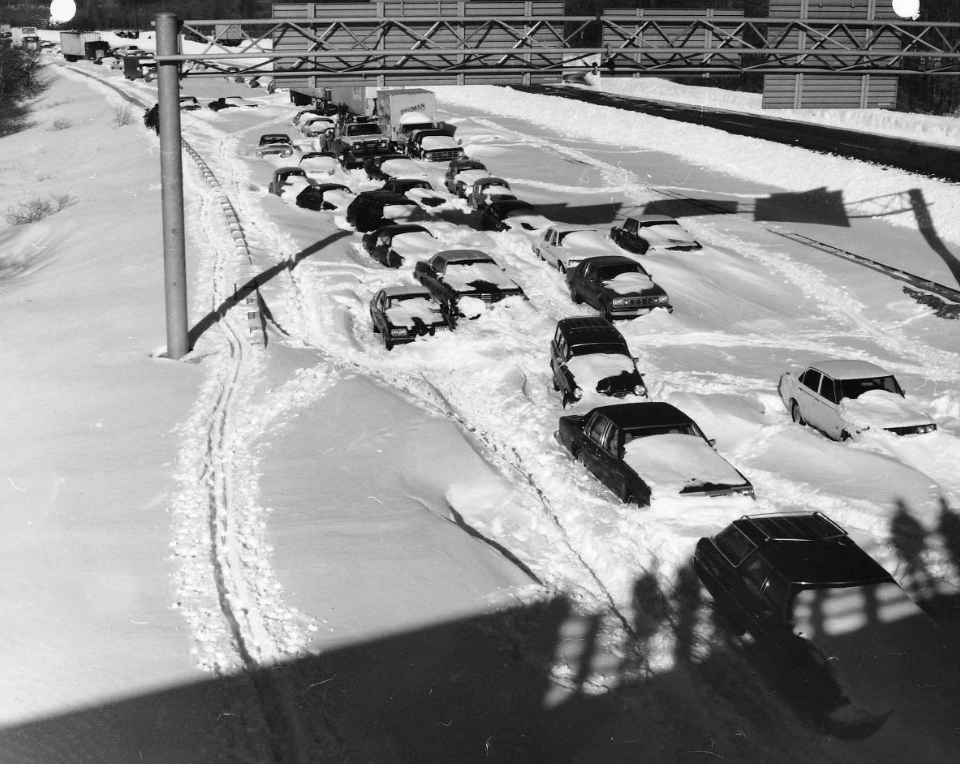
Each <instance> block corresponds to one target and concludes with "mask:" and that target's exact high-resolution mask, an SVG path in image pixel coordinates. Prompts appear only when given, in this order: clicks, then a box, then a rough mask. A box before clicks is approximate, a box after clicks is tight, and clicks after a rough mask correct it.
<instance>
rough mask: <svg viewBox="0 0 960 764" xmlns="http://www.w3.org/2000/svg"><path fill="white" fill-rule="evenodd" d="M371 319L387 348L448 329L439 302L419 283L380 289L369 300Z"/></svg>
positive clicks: (374, 329)
mask: <svg viewBox="0 0 960 764" xmlns="http://www.w3.org/2000/svg"><path fill="white" fill-rule="evenodd" d="M370 319H371V320H372V321H373V331H374V333H375V334H379V335H380V336H381V337H383V346H384V347H385V348H386V349H387V350H392V349H393V347H394V345H400V344H403V343H407V342H413V341H414V340H416V339H417V338H418V337H432V336H433V335H435V334H436V333H437V332H438V331H446V330H448V329H450V325H449V324H448V323H447V319H446V317H445V316H444V314H443V312H442V311H441V309H440V305H439V304H438V303H437V301H436V300H434V299H433V295H431V294H430V292H429V291H428V290H426V289H424V288H423V287H421V286H395V287H387V288H386V289H381V290H380V291H379V292H377V293H376V295H374V297H373V299H372V300H371V301H370Z"/></svg>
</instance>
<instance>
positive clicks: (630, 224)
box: [623, 218, 637, 233]
mask: <svg viewBox="0 0 960 764" xmlns="http://www.w3.org/2000/svg"><path fill="white" fill-rule="evenodd" d="M623 230H624V231H626V232H627V233H636V232H637V221H636V220H634V219H633V218H627V219H626V221H624V224H623Z"/></svg>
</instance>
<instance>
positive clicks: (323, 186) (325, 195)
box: [297, 183, 356, 212]
mask: <svg viewBox="0 0 960 764" xmlns="http://www.w3.org/2000/svg"><path fill="white" fill-rule="evenodd" d="M355 198H356V194H355V193H354V192H353V190H352V189H351V188H350V187H349V186H345V185H343V183H318V184H317V185H315V186H307V187H306V188H305V189H303V190H302V191H301V192H300V193H299V194H297V206H298V207H303V208H304V209H308V210H315V211H317V212H327V211H332V210H341V209H345V208H346V207H347V206H348V205H349V204H350V202H352V201H353V200H354V199H355Z"/></svg>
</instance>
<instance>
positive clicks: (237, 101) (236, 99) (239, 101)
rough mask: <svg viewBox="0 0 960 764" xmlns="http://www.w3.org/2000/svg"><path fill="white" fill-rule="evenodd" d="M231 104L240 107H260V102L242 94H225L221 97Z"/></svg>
mask: <svg viewBox="0 0 960 764" xmlns="http://www.w3.org/2000/svg"><path fill="white" fill-rule="evenodd" d="M220 100H221V101H223V102H224V103H226V104H227V105H229V106H236V107H237V108H240V109H258V108H260V104H258V103H254V102H253V101H248V100H247V99H246V98H242V97H241V96H224V97H223V98H221V99H220Z"/></svg>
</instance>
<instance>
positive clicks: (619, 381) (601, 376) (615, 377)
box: [567, 353, 639, 393]
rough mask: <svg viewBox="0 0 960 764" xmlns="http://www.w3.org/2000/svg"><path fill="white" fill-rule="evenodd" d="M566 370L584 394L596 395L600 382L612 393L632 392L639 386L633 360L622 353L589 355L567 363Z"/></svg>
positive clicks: (576, 357) (574, 358)
mask: <svg viewBox="0 0 960 764" xmlns="http://www.w3.org/2000/svg"><path fill="white" fill-rule="evenodd" d="M567 368H568V369H569V370H570V373H571V374H572V375H573V378H574V379H575V380H576V383H577V386H578V387H580V388H581V389H582V390H583V391H584V392H588V393H596V392H599V391H598V390H597V388H598V387H599V386H600V383H601V382H606V384H605V385H604V388H605V389H606V388H607V387H608V386H609V387H610V388H611V389H612V392H621V391H623V390H632V389H633V388H634V387H635V386H636V385H638V384H639V380H638V379H637V374H636V367H635V366H634V363H633V359H631V358H629V357H628V356H625V355H623V354H622V353H591V354H590V355H578V356H574V357H573V358H571V359H570V360H569V361H567Z"/></svg>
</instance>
